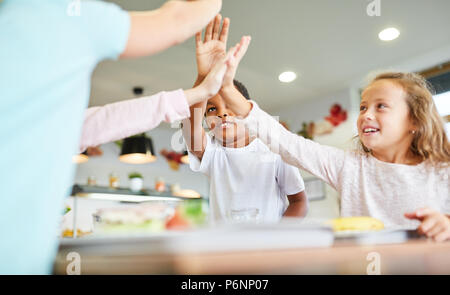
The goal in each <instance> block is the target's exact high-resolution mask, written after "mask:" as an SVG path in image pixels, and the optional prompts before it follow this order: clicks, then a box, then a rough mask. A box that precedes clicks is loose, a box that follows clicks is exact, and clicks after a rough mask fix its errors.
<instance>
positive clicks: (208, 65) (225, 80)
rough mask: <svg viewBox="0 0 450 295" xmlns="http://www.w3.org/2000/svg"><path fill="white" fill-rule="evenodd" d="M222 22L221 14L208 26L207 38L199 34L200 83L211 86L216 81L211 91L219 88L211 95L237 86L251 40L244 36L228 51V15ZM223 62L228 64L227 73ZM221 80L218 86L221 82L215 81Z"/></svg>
mask: <svg viewBox="0 0 450 295" xmlns="http://www.w3.org/2000/svg"><path fill="white" fill-rule="evenodd" d="M221 22H222V16H221V15H220V14H218V15H217V16H216V17H215V18H214V20H212V21H211V22H210V23H209V24H208V26H207V27H206V30H205V35H204V38H203V40H202V32H201V31H200V32H198V33H197V34H196V35H195V44H196V60H197V72H198V77H197V83H196V84H200V85H202V84H204V83H206V84H208V85H210V86H212V84H214V87H211V90H216V89H217V91H211V93H213V94H212V95H211V96H213V95H215V94H216V93H217V92H218V91H219V90H220V88H221V87H229V86H233V79H234V77H235V75H236V71H237V68H238V65H239V63H240V61H241V60H242V58H243V57H244V55H245V53H246V52H247V49H248V46H249V44H250V40H251V38H250V37H249V36H243V37H242V38H241V40H240V42H239V43H238V44H236V45H235V46H233V47H232V48H230V49H229V50H228V52H226V47H227V40H228V32H229V27H230V19H229V18H225V19H224V20H223V23H222V24H221ZM223 64H225V65H226V68H225V72H223V70H224V67H223ZM222 74H223V76H222ZM208 80H209V81H208ZM219 80H220V82H221V85H220V86H219V87H218V88H217V83H212V81H215V82H218V81H219ZM214 92H215V93H214Z"/></svg>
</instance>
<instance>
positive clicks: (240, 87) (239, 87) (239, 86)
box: [233, 80, 250, 100]
mask: <svg viewBox="0 0 450 295" xmlns="http://www.w3.org/2000/svg"><path fill="white" fill-rule="evenodd" d="M233 84H234V87H236V89H237V90H238V91H239V92H240V93H241V94H242V96H244V97H245V98H246V99H247V100H250V95H249V94H248V90H247V88H246V87H245V86H244V84H242V83H241V82H239V81H238V80H233Z"/></svg>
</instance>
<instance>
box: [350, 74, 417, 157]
mask: <svg viewBox="0 0 450 295" xmlns="http://www.w3.org/2000/svg"><path fill="white" fill-rule="evenodd" d="M357 125H358V126H357V127H358V135H359V138H360V140H361V142H362V143H363V144H364V146H365V147H366V148H368V149H370V150H371V151H372V153H374V152H375V153H379V154H380V153H381V154H384V153H389V154H395V153H397V152H400V153H404V152H407V151H408V150H409V148H410V146H411V143H412V140H413V134H412V131H413V130H414V129H415V128H414V124H413V123H412V120H411V118H410V114H409V107H408V105H407V103H406V93H405V91H404V90H403V88H402V87H401V86H400V85H397V84H396V83H394V82H393V81H390V80H378V81H375V82H374V83H372V84H371V85H369V86H368V87H367V88H366V89H365V90H364V91H363V93H362V100H361V104H360V112H359V117H358V121H357Z"/></svg>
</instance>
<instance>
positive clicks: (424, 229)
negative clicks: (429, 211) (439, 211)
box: [418, 217, 437, 235]
mask: <svg viewBox="0 0 450 295" xmlns="http://www.w3.org/2000/svg"><path fill="white" fill-rule="evenodd" d="M436 221H437V220H436V218H433V217H429V218H426V219H425V220H424V221H423V222H422V224H421V225H420V226H419V228H418V231H419V232H420V233H422V234H425V235H427V233H428V232H429V231H430V229H431V228H432V227H433V226H434V225H435V224H436Z"/></svg>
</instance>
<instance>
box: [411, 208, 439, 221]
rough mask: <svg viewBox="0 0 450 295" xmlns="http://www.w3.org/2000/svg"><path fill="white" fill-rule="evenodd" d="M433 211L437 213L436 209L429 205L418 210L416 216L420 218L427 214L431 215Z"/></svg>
mask: <svg viewBox="0 0 450 295" xmlns="http://www.w3.org/2000/svg"><path fill="white" fill-rule="evenodd" d="M433 213H436V211H435V210H433V209H431V208H429V207H425V208H421V209H419V210H417V211H416V216H417V217H418V218H421V217H426V216H427V215H431V214H433Z"/></svg>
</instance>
